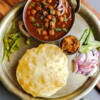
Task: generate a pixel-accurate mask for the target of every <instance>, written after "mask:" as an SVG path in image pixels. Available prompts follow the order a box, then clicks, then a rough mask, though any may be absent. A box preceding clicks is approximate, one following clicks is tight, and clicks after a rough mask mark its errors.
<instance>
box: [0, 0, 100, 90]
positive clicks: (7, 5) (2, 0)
mask: <svg viewBox="0 0 100 100" xmlns="http://www.w3.org/2000/svg"><path fill="white" fill-rule="evenodd" d="M22 1H24V0H0V20H1V19H2V18H3V17H4V16H5V15H6V13H7V12H8V11H9V10H10V9H11V8H12V7H13V6H15V5H16V4H17V3H19V2H22ZM81 2H82V3H83V4H84V5H85V6H87V7H88V8H89V9H90V10H91V11H92V12H93V13H94V14H95V15H96V16H97V17H98V19H100V14H99V13H98V12H97V11H96V10H95V9H93V8H92V7H91V6H90V5H89V4H88V3H87V2H86V0H81ZM97 87H98V88H99V89H100V82H99V83H98V85H97Z"/></svg>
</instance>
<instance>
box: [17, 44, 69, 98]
mask: <svg viewBox="0 0 100 100" xmlns="http://www.w3.org/2000/svg"><path fill="white" fill-rule="evenodd" d="M67 62H68V59H67V56H66V55H65V54H64V53H63V51H62V50H61V49H60V48H59V47H57V46H56V45H53V44H41V45H39V46H38V47H37V48H33V49H30V50H27V51H26V53H25V54H24V56H23V57H22V58H21V59H20V60H19V64H18V67H17V70H16V76H17V81H18V83H19V85H20V86H21V87H22V88H23V89H24V90H25V91H26V92H27V93H29V94H31V95H33V96H38V97H48V96H51V95H53V94H54V93H56V92H57V91H58V90H59V89H61V88H62V87H63V86H64V85H65V84H66V80H67V77H68V69H67Z"/></svg>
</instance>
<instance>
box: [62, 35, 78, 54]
mask: <svg viewBox="0 0 100 100" xmlns="http://www.w3.org/2000/svg"><path fill="white" fill-rule="evenodd" d="M79 46H80V42H79V40H78V39H77V38H76V37H75V36H72V35H69V36H67V37H65V38H64V40H63V41H62V49H63V50H64V51H67V52H68V53H75V52H76V51H77V50H78V48H79Z"/></svg>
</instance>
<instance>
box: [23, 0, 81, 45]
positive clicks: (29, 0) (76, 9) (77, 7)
mask: <svg viewBox="0 0 100 100" xmlns="http://www.w3.org/2000/svg"><path fill="white" fill-rule="evenodd" d="M30 2H31V0H28V1H27V2H26V4H25V6H24V10H23V22H24V26H25V28H26V30H27V31H28V33H29V34H30V35H31V36H32V37H33V38H34V39H36V40H38V41H40V42H44V43H46V42H57V41H59V40H61V39H63V38H64V37H65V36H66V35H68V33H69V31H70V30H71V28H72V26H73V24H74V21H75V13H76V12H77V11H78V10H79V8H80V0H76V2H77V6H76V8H75V9H74V7H73V4H72V3H71V2H70V0H68V2H69V3H70V6H71V7H72V12H73V19H72V20H73V21H72V25H71V27H70V29H69V30H68V32H67V33H66V34H64V35H63V36H62V37H60V38H58V39H55V40H50V41H46V40H40V39H38V38H37V37H36V36H34V35H32V34H31V33H30V32H29V30H28V27H27V26H26V23H25V12H26V9H27V7H28V5H29V3H30Z"/></svg>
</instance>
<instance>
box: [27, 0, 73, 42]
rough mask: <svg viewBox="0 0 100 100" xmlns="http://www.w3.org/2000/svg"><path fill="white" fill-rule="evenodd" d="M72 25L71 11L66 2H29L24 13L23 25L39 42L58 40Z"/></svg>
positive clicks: (58, 0) (51, 0)
mask: <svg viewBox="0 0 100 100" xmlns="http://www.w3.org/2000/svg"><path fill="white" fill-rule="evenodd" d="M72 24H73V10H72V7H71V5H70V2H68V1H67V0H31V2H30V3H29V4H28V6H27V8H26V11H25V25H26V27H27V29H28V31H29V33H31V35H33V36H34V37H36V38H37V39H39V40H43V41H53V40H57V39H60V38H61V37H63V36H64V35H65V34H66V33H67V32H68V31H69V29H70V28H71V26H72Z"/></svg>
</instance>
